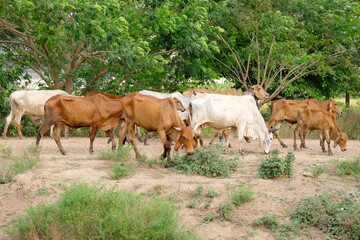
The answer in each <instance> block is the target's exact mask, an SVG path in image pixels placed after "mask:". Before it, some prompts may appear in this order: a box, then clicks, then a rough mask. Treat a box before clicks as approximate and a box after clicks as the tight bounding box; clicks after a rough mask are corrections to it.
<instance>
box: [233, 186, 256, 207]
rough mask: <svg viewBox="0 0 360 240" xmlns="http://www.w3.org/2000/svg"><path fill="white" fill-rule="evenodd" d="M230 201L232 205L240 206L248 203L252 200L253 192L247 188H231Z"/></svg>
mask: <svg viewBox="0 0 360 240" xmlns="http://www.w3.org/2000/svg"><path fill="white" fill-rule="evenodd" d="M230 199H231V202H232V203H233V204H235V205H236V206H240V205H242V204H243V203H245V202H249V201H251V200H253V199H254V192H253V190H252V189H251V188H250V187H248V186H243V187H231V189H230Z"/></svg>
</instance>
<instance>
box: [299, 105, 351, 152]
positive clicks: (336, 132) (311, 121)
mask: <svg viewBox="0 0 360 240" xmlns="http://www.w3.org/2000/svg"><path fill="white" fill-rule="evenodd" d="M304 128H307V129H309V130H311V131H313V130H318V131H319V132H320V146H321V148H322V151H323V152H326V151H325V145H324V142H325V140H326V142H327V144H328V154H329V155H333V154H332V151H331V148H330V140H333V141H334V148H335V147H336V146H337V145H339V146H340V148H341V151H346V143H347V140H348V138H347V135H346V133H342V132H341V131H340V128H339V126H338V125H337V123H336V118H335V115H334V114H333V113H331V112H328V111H324V110H319V109H311V108H310V107H304V108H300V109H298V112H297V126H296V128H295V130H294V150H296V151H297V150H298V148H297V145H296V136H297V135H298V134H299V133H300V138H301V145H300V148H303V147H304V146H305V134H303V133H302V132H301V131H303V130H304Z"/></svg>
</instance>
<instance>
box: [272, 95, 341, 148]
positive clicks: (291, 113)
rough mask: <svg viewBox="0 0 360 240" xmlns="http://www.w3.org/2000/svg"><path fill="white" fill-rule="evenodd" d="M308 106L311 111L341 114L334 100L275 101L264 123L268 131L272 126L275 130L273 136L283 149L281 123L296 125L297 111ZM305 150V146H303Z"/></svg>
mask: <svg viewBox="0 0 360 240" xmlns="http://www.w3.org/2000/svg"><path fill="white" fill-rule="evenodd" d="M307 106H309V107H310V108H311V109H320V110H324V111H329V112H333V113H335V114H341V109H340V107H339V104H338V103H337V102H336V101H335V100H334V99H330V100H326V101H317V100H315V99H309V100H305V101H297V100H285V99H281V100H276V101H273V102H272V103H271V105H270V109H271V118H270V120H269V121H268V122H267V123H266V126H267V128H268V129H270V127H272V126H274V128H275V129H278V130H276V131H274V134H275V136H276V138H277V139H278V141H279V142H280V144H281V145H282V146H283V147H287V146H286V144H285V143H284V142H283V140H282V139H281V138H280V135H279V129H280V126H281V123H282V122H283V121H286V122H288V123H290V124H295V123H297V112H298V110H299V109H301V108H304V107H307ZM306 132H307V130H306V128H305V129H304V134H305V135H306ZM305 148H306V146H305Z"/></svg>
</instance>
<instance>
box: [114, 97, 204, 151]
mask: <svg viewBox="0 0 360 240" xmlns="http://www.w3.org/2000/svg"><path fill="white" fill-rule="evenodd" d="M121 105H122V107H123V111H124V117H125V122H126V126H125V125H123V126H125V127H123V126H122V127H121V129H120V134H119V145H120V144H121V143H122V142H123V140H124V138H125V135H126V132H128V134H129V137H130V141H131V143H132V144H133V146H134V151H135V154H136V157H137V158H138V157H140V153H139V151H138V149H137V147H136V144H135V141H134V138H135V134H134V127H135V124H137V125H139V126H140V127H143V128H145V129H146V130H148V131H156V132H157V134H158V135H159V137H160V139H161V141H162V142H163V145H164V153H163V155H162V156H163V157H164V158H165V157H167V156H169V155H170V150H171V143H172V142H173V141H174V142H176V144H175V147H174V149H175V151H177V150H179V148H180V146H181V145H182V144H183V145H184V147H185V149H186V154H188V155H192V154H194V147H196V144H197V141H196V138H195V137H194V133H193V130H192V128H191V127H187V126H185V124H184V122H183V121H182V119H181V117H180V115H179V113H178V112H177V110H178V107H177V103H176V100H174V99H173V98H164V99H159V98H156V97H153V96H149V95H143V94H141V93H138V92H133V93H129V94H127V95H126V96H125V97H124V98H122V99H121ZM184 110H185V109H184Z"/></svg>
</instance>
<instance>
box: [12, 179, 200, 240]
mask: <svg viewBox="0 0 360 240" xmlns="http://www.w3.org/2000/svg"><path fill="white" fill-rule="evenodd" d="M180 221H181V220H180V217H179V214H178V213H177V211H176V206H175V205H174V204H173V203H171V202H169V201H167V200H164V199H160V198H154V199H150V200H146V199H144V197H142V196H140V195H135V194H133V193H129V192H125V191H114V190H106V189H105V188H104V187H90V186H88V185H86V184H76V185H72V186H70V187H68V188H66V191H65V193H63V194H62V196H61V198H60V200H58V201H57V202H55V203H53V204H50V205H46V204H40V205H38V206H31V207H29V208H28V209H27V212H26V215H25V216H23V217H20V218H18V219H17V220H16V221H15V222H13V223H12V224H11V226H9V228H8V230H7V232H8V233H9V234H10V236H11V237H12V239H123V240H127V239H149V240H151V239H159V240H161V239H164V240H165V239H166V240H167V239H174V240H176V239H179V240H183V239H196V238H197V237H196V236H195V235H194V234H193V233H191V232H189V231H186V230H184V229H183V228H182V226H181V224H180Z"/></svg>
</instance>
